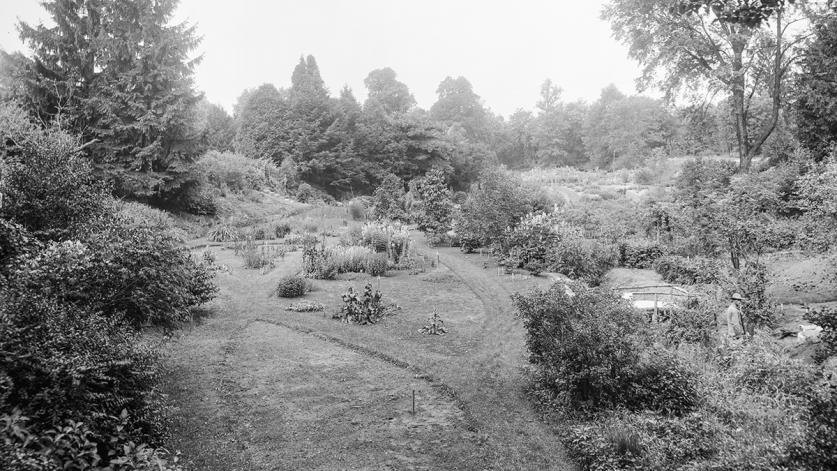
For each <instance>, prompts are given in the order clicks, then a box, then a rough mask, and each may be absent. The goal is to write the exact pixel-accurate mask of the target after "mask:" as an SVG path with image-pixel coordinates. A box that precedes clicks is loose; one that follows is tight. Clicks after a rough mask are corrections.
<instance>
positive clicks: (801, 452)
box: [786, 385, 837, 471]
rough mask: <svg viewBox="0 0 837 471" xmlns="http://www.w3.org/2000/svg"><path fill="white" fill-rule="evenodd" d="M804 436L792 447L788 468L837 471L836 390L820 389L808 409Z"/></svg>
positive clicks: (831, 388)
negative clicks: (835, 470) (789, 466)
mask: <svg viewBox="0 0 837 471" xmlns="http://www.w3.org/2000/svg"><path fill="white" fill-rule="evenodd" d="M804 422H805V433H804V435H803V436H802V437H801V438H800V439H799V440H798V441H797V442H796V443H794V444H792V445H791V446H790V447H789V453H788V459H787V463H786V464H788V465H791V466H793V467H794V468H795V469H809V470H822V471H825V470H829V469H837V447H835V446H834V444H835V443H837V387H834V385H831V386H830V387H821V388H819V390H817V391H815V392H814V393H813V394H812V397H811V399H810V400H809V402H808V405H807V407H806V408H805V416H804Z"/></svg>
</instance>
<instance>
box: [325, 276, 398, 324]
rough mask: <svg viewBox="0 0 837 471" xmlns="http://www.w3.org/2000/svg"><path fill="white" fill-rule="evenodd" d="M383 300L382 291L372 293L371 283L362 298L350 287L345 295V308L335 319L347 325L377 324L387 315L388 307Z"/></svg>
mask: <svg viewBox="0 0 837 471" xmlns="http://www.w3.org/2000/svg"><path fill="white" fill-rule="evenodd" d="M381 298H382V295H381V292H380V291H377V290H375V291H374V292H373V291H372V284H371V283H368V284H367V285H366V287H365V288H364V290H363V295H362V296H360V295H359V293H356V292H355V291H354V289H353V288H352V287H351V286H350V287H349V289H348V291H346V293H345V294H344V295H343V307H342V308H341V309H340V312H339V313H337V314H335V315H334V317H335V318H336V319H342V320H343V321H344V322H346V323H354V324H361V325H365V324H377V323H378V322H380V320H381V319H383V317H384V316H385V315H386V313H387V306H385V305H384V304H383V303H382V302H381Z"/></svg>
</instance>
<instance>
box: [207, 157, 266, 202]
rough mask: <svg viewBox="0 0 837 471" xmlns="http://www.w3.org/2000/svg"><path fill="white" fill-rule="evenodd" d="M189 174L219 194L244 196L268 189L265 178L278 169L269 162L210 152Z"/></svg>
mask: <svg viewBox="0 0 837 471" xmlns="http://www.w3.org/2000/svg"><path fill="white" fill-rule="evenodd" d="M192 171H193V173H199V174H201V175H202V176H203V177H204V178H206V181H207V182H208V183H209V184H210V185H212V186H213V187H215V188H217V189H219V190H221V191H222V192H226V191H230V192H233V193H243V192H245V191H247V190H264V189H268V188H270V187H271V182H270V180H269V179H268V175H270V174H276V173H277V172H278V169H277V168H276V166H275V165H274V164H273V163H272V162H270V161H268V160H261V159H252V158H249V157H245V156H243V155H240V154H235V153H232V152H218V151H214V150H212V151H209V152H207V153H206V154H204V155H203V156H201V158H199V159H198V160H197V162H195V163H194V165H193V168H192Z"/></svg>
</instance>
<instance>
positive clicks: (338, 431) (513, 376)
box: [166, 249, 571, 470]
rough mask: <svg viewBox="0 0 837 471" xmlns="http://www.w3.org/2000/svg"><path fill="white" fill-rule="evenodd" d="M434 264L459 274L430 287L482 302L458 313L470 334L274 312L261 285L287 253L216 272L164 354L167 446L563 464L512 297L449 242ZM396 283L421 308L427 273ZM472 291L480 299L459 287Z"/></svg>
mask: <svg viewBox="0 0 837 471" xmlns="http://www.w3.org/2000/svg"><path fill="white" fill-rule="evenodd" d="M213 250H216V251H217V253H218V256H219V262H221V263H225V264H230V265H232V264H235V263H236V259H235V257H233V256H232V254H230V253H229V252H230V251H223V250H219V249H213ZM434 250H435V249H434ZM440 260H441V262H442V264H443V265H444V266H445V267H447V268H446V269H443V270H448V271H449V272H450V273H452V274H453V275H456V276H457V277H461V280H462V281H464V283H462V281H459V280H457V283H458V286H454V287H452V288H450V290H449V291H448V292H440V293H439V294H438V296H442V297H443V298H444V299H445V300H447V301H448V302H452V303H458V304H461V305H462V306H464V307H463V309H465V310H467V309H476V310H479V308H480V304H481V307H482V311H483V312H480V313H476V312H470V313H468V312H466V313H463V314H462V316H461V319H462V320H461V325H460V326H457V327H458V328H459V329H460V330H462V331H464V330H465V324H467V323H469V322H470V323H473V326H474V327H473V331H474V335H473V337H474V338H470V337H468V338H466V336H465V335H464V333H463V334H462V335H461V336H460V337H455V336H454V337H451V338H447V339H446V341H448V342H450V346H442V345H440V344H439V343H422V342H428V340H427V338H426V336H419V337H420V338H416V337H415V336H409V335H408V336H406V337H399V336H398V335H401V333H402V332H404V331H405V327H404V325H405V324H403V323H406V322H420V320H418V319H415V320H413V319H409V318H408V317H409V316H408V315H407V314H406V313H405V314H404V315H403V316H402V317H401V318H400V319H398V321H399V322H402V324H398V323H396V322H394V321H393V322H389V323H385V324H389V325H385V326H373V327H366V328H354V327H353V326H345V325H344V324H340V323H338V322H335V321H332V320H331V319H326V318H325V316H322V315H321V314H313V315H312V314H310V313H306V314H303V315H297V316H294V315H291V314H290V313H287V314H286V313H277V305H276V303H277V300H276V299H269V298H268V297H267V296H266V295H264V293H268V292H269V291H270V288H271V287H272V286H274V284H275V282H276V280H277V279H278V278H279V277H281V276H282V275H284V274H288V273H292V272H294V271H296V270H297V269H298V264H297V263H294V261H293V259H290V260H289V261H288V263H286V264H284V265H282V266H281V267H279V268H277V269H276V270H274V272H272V273H270V274H268V275H260V274H258V273H256V272H254V271H249V270H241V269H238V268H236V267H234V268H233V271H232V273H229V274H219V278H218V281H219V285H220V286H221V293H220V296H219V299H218V300H216V301H215V302H214V303H213V312H214V314H213V315H212V316H210V317H209V318H207V319H205V320H204V321H203V322H202V323H201V324H200V325H197V326H195V327H194V329H192V330H191V331H184V332H182V333H181V335H180V336H179V338H178V339H176V341H174V342H172V343H171V344H170V347H169V350H168V352H167V354H168V355H167V357H168V358H169V366H170V374H169V375H168V384H167V387H166V391H167V392H168V393H169V395H170V396H171V402H172V403H173V404H174V405H175V406H176V409H175V411H174V414H173V415H174V417H175V427H174V437H173V443H172V444H171V447H172V448H175V449H179V450H182V451H183V455H184V461H185V462H186V463H188V464H189V465H190V466H191V467H192V468H193V469H201V470H239V469H240V470H245V469H247V470H249V469H254V470H255V469H259V470H260V469H571V467H570V466H568V465H567V461H566V459H565V457H564V455H563V453H562V449H561V447H560V444H559V442H558V439H557V437H555V436H554V435H553V434H552V433H551V432H550V431H549V430H548V429H547V428H546V427H545V426H544V425H543V424H542V423H541V422H539V421H538V418H537V416H536V415H535V413H534V411H533V409H532V406H531V404H530V402H529V399H528V398H527V397H526V394H525V391H524V388H525V386H526V381H525V378H524V377H523V373H522V370H521V367H522V366H523V365H525V345H524V332H523V328H522V326H521V325H520V322H519V321H517V320H516V319H515V318H514V316H513V315H512V312H513V311H512V308H511V305H510V300H509V293H508V292H507V290H506V289H505V288H504V287H503V286H502V285H501V284H499V283H497V281H496V280H494V279H492V276H491V273H490V272H487V271H485V270H483V269H482V267H478V266H477V265H475V264H474V263H472V262H471V261H469V260H468V259H467V257H465V256H463V255H462V254H460V253H459V251H458V250H456V249H442V250H440ZM396 278H397V279H395V280H393V281H392V282H391V284H392V288H391V289H388V290H387V291H389V292H393V293H400V297H401V299H399V301H400V302H401V301H404V302H407V303H409V302H410V301H409V299H410V297H411V296H414V297H416V298H418V299H416V300H414V301H413V302H414V303H415V304H419V305H420V304H421V303H422V301H423V299H422V296H421V295H417V294H415V293H413V292H412V291H413V290H411V289H410V286H412V285H415V284H416V283H421V282H420V281H418V279H416V278H409V277H407V276H404V277H401V278H399V277H396ZM387 282H390V281H389V280H387ZM326 283H328V284H326V285H325V286H324V287H323V288H321V289H318V291H319V292H315V293H313V294H314V295H316V296H319V297H320V298H319V299H322V300H323V301H325V300H327V299H331V298H335V299H339V295H338V296H336V295H335V294H334V292H332V291H333V290H339V289H342V288H340V287H339V286H337V285H335V283H339V282H326ZM398 283H401V285H398ZM399 286H400V288H399ZM466 286H467V288H470V290H472V291H473V295H475V296H471V295H470V294H469V296H471V297H470V298H468V297H466V296H462V295H461V292H462V290H463V289H464V291H465V292H467V291H468V289H466ZM434 289H435V288H434ZM451 296H459V297H461V299H459V298H458V297H457V298H455V299H451ZM469 299H470V301H469ZM405 310H406V308H405ZM412 310H413V311H418V310H419V309H412ZM450 315H453V313H452V312H450ZM409 325H411V326H412V327H411V328H410V329H409V331H412V332H415V328H414V325H415V324H409ZM418 325H421V324H420V323H419V324H418ZM376 328H380V329H384V330H378V331H376V330H375V329H376ZM386 329H389V330H386ZM430 341H432V340H430ZM412 390H415V391H416V394H417V396H418V398H419V400H418V411H417V414H416V415H415V416H414V415H412V414H411V413H410V397H409V395H410V391H412Z"/></svg>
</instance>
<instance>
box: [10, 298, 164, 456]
mask: <svg viewBox="0 0 837 471" xmlns="http://www.w3.org/2000/svg"><path fill="white" fill-rule="evenodd" d="M45 293H46V291H42V290H38V289H20V288H19V289H18V290H17V291H16V292H14V293H10V292H7V293H5V294H3V295H2V296H0V351H3V352H4V354H3V355H2V356H0V371H3V377H5V378H6V382H5V383H6V384H4V385H3V386H4V387H3V388H2V390H0V391H2V395H0V414H1V413H3V412H5V413H9V412H10V411H11V410H12V409H17V410H19V411H20V413H21V414H23V415H25V416H26V417H29V419H30V423H31V425H30V428H31V429H32V431H33V432H34V433H38V434H40V433H44V432H45V431H46V430H49V429H50V428H52V427H55V426H58V424H63V423H64V422H66V421H68V420H74V421H87V420H90V418H92V417H98V419H97V420H95V421H92V422H91V423H90V425H91V426H92V427H93V428H92V429H91V433H92V434H93V437H95V441H97V442H98V443H99V444H100V446H101V449H102V450H107V449H108V447H109V440H108V437H109V436H110V435H111V434H114V433H115V431H116V425H117V424H115V423H113V421H111V420H108V419H107V418H108V417H111V416H118V415H120V411H121V410H122V409H128V410H130V411H131V420H130V423H129V424H128V428H127V430H126V433H131V434H132V435H133V436H135V437H137V438H143V437H145V438H148V437H150V436H151V435H153V434H154V433H155V432H159V430H155V429H156V428H157V425H158V421H159V417H158V413H157V410H158V407H157V406H156V400H157V399H155V395H154V381H155V378H156V375H157V369H156V366H155V356H154V355H153V353H152V352H151V350H150V349H148V348H145V347H141V346H140V344H139V343H138V342H137V341H136V340H135V334H133V333H131V332H130V331H129V330H127V329H125V328H123V326H122V324H121V320H120V319H117V318H114V317H113V316H109V318H108V317H105V316H103V315H102V314H101V313H97V312H93V311H90V310H87V309H84V308H80V307H77V306H73V305H71V304H67V303H59V302H57V301H55V300H53V299H48V298H46V297H45V296H44V294H45ZM79 451H80V450H79ZM104 456H107V454H105V455H104Z"/></svg>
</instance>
